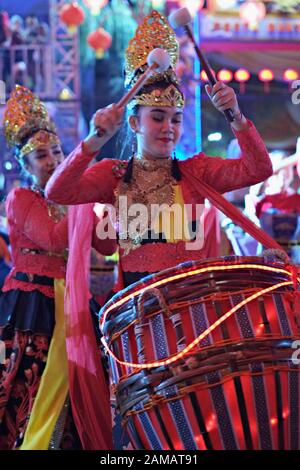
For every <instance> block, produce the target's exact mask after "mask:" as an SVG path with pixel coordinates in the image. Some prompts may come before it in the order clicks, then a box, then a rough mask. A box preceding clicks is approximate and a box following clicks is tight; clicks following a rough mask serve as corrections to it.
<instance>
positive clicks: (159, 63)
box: [96, 47, 170, 137]
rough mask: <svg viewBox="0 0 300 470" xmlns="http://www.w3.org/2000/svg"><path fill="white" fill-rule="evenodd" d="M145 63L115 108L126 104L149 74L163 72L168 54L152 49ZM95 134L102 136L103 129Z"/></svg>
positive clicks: (168, 65) (167, 62)
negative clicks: (136, 78) (144, 67)
mask: <svg viewBox="0 0 300 470" xmlns="http://www.w3.org/2000/svg"><path fill="white" fill-rule="evenodd" d="M147 64H148V65H149V67H148V69H147V70H146V72H144V73H143V74H142V75H141V76H140V78H139V79H138V80H137V82H136V83H135V84H134V85H133V87H132V88H131V89H130V90H129V91H128V92H127V93H125V95H124V96H123V97H122V98H121V99H120V100H119V101H118V102H117V103H116V107H117V108H122V107H123V106H126V104H127V103H129V101H130V100H131V99H132V98H133V97H134V96H135V95H136V94H137V92H138V91H139V90H140V89H141V88H142V86H143V85H144V83H145V82H146V81H147V80H148V78H149V77H150V75H152V73H153V72H154V71H155V72H164V71H165V70H167V69H168V68H169V67H170V56H169V54H168V53H167V52H166V51H165V50H164V49H160V48H158V47H157V48H156V49H153V51H151V52H150V54H149V55H148V57H147ZM96 134H97V136H98V137H103V135H104V134H105V130H104V129H101V128H97V131H96Z"/></svg>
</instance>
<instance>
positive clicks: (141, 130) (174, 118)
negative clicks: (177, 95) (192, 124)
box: [129, 106, 183, 159]
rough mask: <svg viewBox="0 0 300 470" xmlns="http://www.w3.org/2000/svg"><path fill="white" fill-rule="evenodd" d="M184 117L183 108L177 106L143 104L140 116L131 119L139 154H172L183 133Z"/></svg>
mask: <svg viewBox="0 0 300 470" xmlns="http://www.w3.org/2000/svg"><path fill="white" fill-rule="evenodd" d="M182 117H183V113H182V110H181V109H180V108H176V107H175V106H174V107H169V106H161V107H155V106H141V107H140V108H139V112H138V116H137V117H134V116H131V118H130V121H129V122H130V125H131V128H132V129H133V131H134V132H136V137H137V143H138V155H140V156H143V157H146V158H154V159H155V158H166V157H169V156H171V155H172V153H173V151H174V149H175V146H176V144H177V142H178V140H179V139H180V137H181V134H182Z"/></svg>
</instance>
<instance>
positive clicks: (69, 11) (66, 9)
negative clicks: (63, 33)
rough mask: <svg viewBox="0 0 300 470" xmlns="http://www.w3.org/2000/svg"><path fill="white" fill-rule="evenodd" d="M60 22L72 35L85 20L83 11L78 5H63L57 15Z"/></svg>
mask: <svg viewBox="0 0 300 470" xmlns="http://www.w3.org/2000/svg"><path fill="white" fill-rule="evenodd" d="M59 17H60V20H61V21H62V22H63V23H64V24H65V25H66V26H67V28H68V31H69V32H71V33H74V32H75V31H76V30H77V28H78V26H80V25H81V24H82V23H83V21H84V18H85V14H84V11H83V9H82V8H81V7H80V6H79V5H78V3H76V2H74V3H68V5H64V6H63V7H62V9H61V10H60V13H59Z"/></svg>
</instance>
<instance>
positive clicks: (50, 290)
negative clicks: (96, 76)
mask: <svg viewBox="0 0 300 470" xmlns="http://www.w3.org/2000/svg"><path fill="white" fill-rule="evenodd" d="M4 128H5V134H6V138H7V141H8V143H9V144H10V145H12V146H14V147H15V148H16V150H17V158H20V159H23V158H24V157H25V156H26V155H27V154H28V153H30V152H31V151H32V150H35V149H37V148H39V147H40V146H43V145H58V144H59V139H58V137H57V136H56V133H55V129H54V126H53V123H51V121H50V120H49V116H48V113H47V110H46V108H45V106H44V105H43V103H41V102H40V100H39V99H38V98H37V97H36V96H35V95H33V94H32V93H31V92H30V91H29V90H27V89H26V88H24V87H21V86H17V87H16V89H15V90H14V92H13V94H12V96H11V98H10V100H9V101H8V103H7V108H6V111H5V116H4ZM6 210H7V219H8V226H9V236H10V242H11V248H12V261H13V267H12V269H11V272H10V273H9V275H8V276H7V278H6V281H5V284H4V287H3V294H2V296H1V297H0V339H1V340H2V341H3V342H4V343H5V362H4V364H3V365H1V369H0V449H13V448H20V449H21V450H36V449H38V450H44V449H48V448H51V449H55V448H63V449H66V448H73V449H74V448H81V446H82V445H83V446H84V447H85V448H91V449H92V448H94V449H95V448H110V447H111V444H110V443H111V440H110V434H109V432H106V437H105V438H104V439H102V440H101V436H99V435H98V436H97V438H96V442H97V443H96V444H95V443H91V442H90V441H89V438H85V437H83V433H84V434H85V431H84V430H82V429H79V428H78V426H77V423H76V427H77V429H76V427H75V425H74V421H73V418H72V413H71V405H72V412H73V414H74V412H76V411H77V410H76V404H75V403H74V401H72V393H71V392H72V386H73V384H72V383H70V381H69V377H68V375H69V374H68V359H69V358H68V356H69V353H68V351H67V349H68V348H66V337H71V336H72V332H68V329H67V328H66V332H65V326H66V322H65V315H66V312H65V309H64V293H65V289H64V283H65V274H66V260H67V246H68V223H67V216H66V208H64V207H62V206H59V205H57V204H54V203H51V202H49V201H47V199H45V196H44V191H43V189H42V188H39V187H37V186H32V187H30V188H16V189H13V190H12V191H11V192H10V193H9V195H8V198H7V203H6ZM94 223H95V222H94V218H93V220H92V225H94ZM91 242H92V243H93V245H94V246H95V248H96V249H97V248H98V249H99V248H100V249H101V248H102V249H103V248H104V246H103V243H102V244H101V243H99V240H97V239H96V238H95V237H94V240H93V239H91ZM107 246H108V245H107ZM107 246H106V248H107ZM108 251H109V252H111V249H110V248H109V249H108ZM87 330H88V333H87V335H89V341H90V343H91V345H92V347H93V352H94V356H93V359H92V360H90V358H88V360H87V362H86V368H87V369H88V370H90V369H91V368H93V369H94V370H95V366H94V364H95V363H96V361H97V363H99V367H100V356H99V351H98V350H97V344H96V339H95V336H94V330H93V325H92V322H91V318H90V315H89V317H88V318H87ZM93 361H94V362H93ZM96 369H97V366H96ZM101 377H102V375H101ZM101 385H103V382H101ZM69 396H70V397H71V405H70V403H69V402H70V400H69ZM103 399H104V398H103ZM79 437H80V439H79ZM80 440H81V441H82V442H80Z"/></svg>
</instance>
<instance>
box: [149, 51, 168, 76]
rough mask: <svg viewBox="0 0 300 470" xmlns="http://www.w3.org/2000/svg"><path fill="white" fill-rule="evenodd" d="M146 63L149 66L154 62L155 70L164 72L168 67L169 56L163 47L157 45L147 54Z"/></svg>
mask: <svg viewBox="0 0 300 470" xmlns="http://www.w3.org/2000/svg"><path fill="white" fill-rule="evenodd" d="M147 63H148V65H149V66H151V65H152V64H155V63H156V64H158V68H157V69H156V71H157V72H164V71H165V70H167V69H168V68H169V67H170V56H169V54H168V53H167V52H166V51H165V50H164V49H160V48H159V47H157V48H156V49H153V51H151V52H150V54H149V55H148V57H147Z"/></svg>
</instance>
